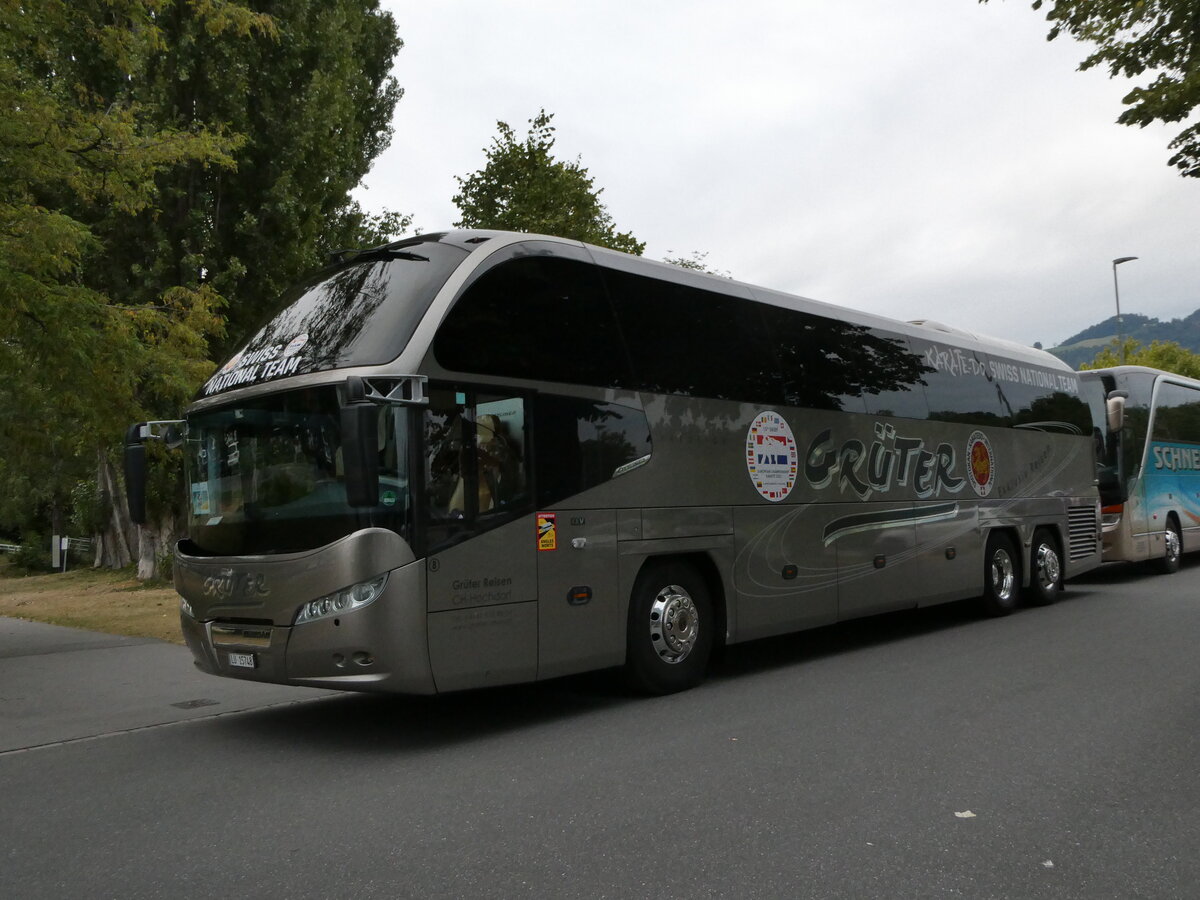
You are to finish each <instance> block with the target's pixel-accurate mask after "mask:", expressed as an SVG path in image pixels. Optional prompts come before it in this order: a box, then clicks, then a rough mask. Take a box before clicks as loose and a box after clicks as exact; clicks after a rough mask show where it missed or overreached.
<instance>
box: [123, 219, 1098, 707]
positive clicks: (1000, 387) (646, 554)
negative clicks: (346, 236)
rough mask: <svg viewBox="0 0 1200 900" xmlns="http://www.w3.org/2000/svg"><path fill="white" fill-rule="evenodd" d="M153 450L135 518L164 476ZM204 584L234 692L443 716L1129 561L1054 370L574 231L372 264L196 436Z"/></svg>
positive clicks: (200, 616)
mask: <svg viewBox="0 0 1200 900" xmlns="http://www.w3.org/2000/svg"><path fill="white" fill-rule="evenodd" d="M161 430H162V429H161V423H141V424H139V425H135V426H133V427H132V428H131V429H130V439H129V441H128V442H127V444H128V447H127V469H128V472H129V483H130V485H131V496H132V502H131V507H132V508H135V509H136V508H137V507H138V505H139V503H140V500H139V499H138V497H137V494H138V491H139V490H140V485H141V483H142V481H143V475H142V474H141V473H142V472H143V463H142V462H141V453H142V451H143V450H144V448H143V445H142V441H144V440H145V439H147V438H148V437H154V436H158V435H159V434H160V433H161ZM182 431H183V438H182V439H183V445H184V448H185V453H186V457H187V464H186V471H187V480H188V483H189V490H190V499H189V509H190V530H189V535H188V537H187V539H186V540H183V541H181V542H180V543H179V545H178V548H177V550H176V554H175V560H174V573H175V586H176V588H177V590H178V592H179V594H180V597H181V601H180V605H181V620H182V627H183V633H184V636H185V638H186V640H187V643H188V646H189V647H190V648H191V650H192V653H193V654H194V655H195V659H196V664H197V665H198V666H199V667H200V668H201V669H203V670H204V671H206V672H210V673H213V674H218V675H225V676H230V677H235V678H244V679H252V680H259V681H271V682H281V683H288V684H302V685H313V686H319V687H326V688H342V689H348V690H360V691H399V692H410V693H420V694H430V693H436V692H443V691H454V690H460V689H466V688H478V687H483V686H487V685H499V684H506V683H514V682H523V681H531V680H535V679H545V678H554V677H557V676H561V675H566V674H569V673H574V672H580V671H585V670H590V669H600V668H607V667H617V666H624V667H625V671H626V673H627V675H628V676H629V678H630V680H631V681H632V682H633V683H634V684H636V685H638V686H639V687H641V688H642V689H644V690H647V691H650V692H660V693H665V692H670V691H675V690H680V689H683V688H687V687H690V686H692V685H694V684H696V683H697V682H699V681H700V679H701V678H702V677H703V674H704V671H705V668H706V664H707V663H708V660H709V657H710V655H711V653H712V652H713V650H714V648H715V647H716V646H717V645H719V644H725V643H734V642H738V641H744V640H748V639H752V638H758V637H763V636H767V635H774V634H779V633H783V632H790V631H796V630H800V629H805V628H812V627H816V626H821V625H826V624H829V623H833V622H836V621H840V620H844V619H851V618H854V617H858V616H865V615H869V614H872V613H880V612H884V611H888V610H898V609H906V608H913V607H918V606H926V605H931V604H936V603H943V602H947V601H952V600H958V599H961V598H968V597H979V596H982V605H983V608H984V609H985V610H986V611H987V612H988V613H991V614H995V615H1000V614H1004V613H1008V612H1010V611H1011V610H1012V609H1013V608H1014V606H1015V605H1016V604H1017V602H1018V600H1019V599H1020V598H1021V597H1022V595H1023V596H1024V598H1025V599H1026V600H1028V601H1030V602H1033V603H1048V602H1051V601H1053V600H1054V599H1055V597H1056V596H1057V594H1058V592H1059V591H1060V589H1061V586H1062V581H1063V579H1064V578H1065V577H1070V576H1072V575H1076V574H1078V573H1081V572H1083V571H1085V570H1087V569H1089V568H1091V567H1093V566H1095V565H1097V564H1098V563H1099V559H1100V545H1099V501H1098V495H1097V491H1096V486H1095V468H1094V467H1095V462H1094V453H1093V442H1092V437H1091V419H1090V415H1089V411H1088V408H1087V405H1086V403H1084V402H1083V400H1081V398H1080V396H1079V393H1078V382H1077V378H1076V375H1075V373H1074V372H1072V371H1071V370H1070V369H1069V368H1067V367H1066V366H1064V365H1063V364H1062V363H1061V362H1059V361H1058V360H1057V359H1055V358H1054V357H1052V356H1050V355H1049V354H1046V353H1043V352H1040V351H1037V350H1033V349H1030V348H1027V347H1021V346H1017V345H1015V344H1009V343H1003V342H999V341H994V340H988V339H985V338H980V337H977V336H975V335H972V334H968V333H965V332H961V331H955V330H952V329H948V328H945V327H944V326H939V325H934V324H929V323H925V324H920V323H918V324H904V323H900V322H893V321H889V320H886V319H882V318H877V317H874V316H870V315H865V314H862V313H857V312H853V311H850V310H846V309H840V308H837V307H834V306H829V305H826V304H822V303H817V302H813V301H810V300H805V299H801V298H798V297H793V296H788V295H785V294H781V293H777V292H774V291H770V290H764V289H762V288H758V287H752V286H750V285H745V284H740V283H737V282H734V281H731V280H728V279H724V278H718V277H713V276H708V275H703V274H700V273H696V272H691V271H688V270H685V269H681V268H678V267H674V266H669V265H666V264H662V263H655V262H650V261H647V260H644V259H640V258H636V257H631V256H627V255H624V254H620V253H615V252H612V251H609V250H605V249H601V248H597V247H592V246H587V245H583V244H580V243H577V242H571V241H566V240H560V239H556V238H547V237H538V236H530V235H524V234H507V233H497V232H450V233H443V234H430V235H423V236H419V237H416V238H412V239H408V240H403V241H399V242H396V243H393V244H389V245H387V246H384V247H379V248H374V249H371V250H365V251H361V252H357V253H353V254H345V255H344V256H343V257H342V258H341V259H340V260H339V261H338V262H337V263H336V264H335V265H333V266H332V267H331V268H329V269H327V270H325V271H324V272H322V273H320V275H319V276H317V277H315V278H314V279H313V280H311V281H309V282H308V283H306V284H304V285H302V286H301V287H299V288H298V289H297V290H296V291H295V292H294V293H293V294H291V295H290V296H288V297H287V298H285V299H284V302H283V303H282V304H281V306H280V311H279V313H278V314H277V315H276V316H275V317H274V318H273V319H271V320H270V321H269V322H268V323H267V324H266V325H265V326H264V327H263V328H262V329H261V330H259V331H258V332H257V333H256V334H255V335H254V336H253V337H252V338H251V339H250V341H249V342H248V343H247V344H246V345H245V347H244V348H243V349H242V350H241V352H239V353H238V354H237V355H235V356H234V357H233V359H231V360H229V361H228V362H227V363H225V365H224V366H223V367H222V368H221V369H220V370H219V371H218V372H217V373H216V374H215V375H214V376H213V377H212V378H211V380H209V382H208V383H207V384H206V385H205V386H204V387H203V388H202V389H201V391H200V392H199V395H198V397H197V399H196V400H195V402H194V403H193V404H192V405H191V407H190V408H189V409H188V410H187V412H186V421H185V423H184V426H183V429H182Z"/></svg>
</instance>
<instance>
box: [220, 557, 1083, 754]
mask: <svg viewBox="0 0 1200 900" xmlns="http://www.w3.org/2000/svg"><path fill="white" fill-rule="evenodd" d="M1104 580H1106V579H1098V580H1097V583H1101V582H1103V581H1104ZM1089 595H1090V592H1088V591H1087V590H1086V587H1084V588H1081V587H1079V586H1072V588H1071V589H1070V590H1069V591H1068V593H1067V594H1066V595H1065V596H1064V597H1063V599H1062V600H1061V601H1060V602H1059V605H1061V606H1070V605H1074V604H1075V603H1078V602H1081V601H1086V600H1087V599H1088V597H1089ZM1043 613H1044V611H1042V610H1020V611H1018V612H1017V613H1016V614H1015V615H1016V616H1017V617H1022V616H1026V615H1029V616H1037V615H1039V614H1043ZM985 621H986V620H984V619H983V618H982V616H981V614H980V613H979V611H978V607H977V606H976V604H975V602H974V601H969V600H968V601H961V602H957V603H949V604H945V605H941V606H935V607H931V608H928V609H919V610H907V611H903V612H897V613H888V614H885V615H880V616H873V617H870V618H865V619H858V620H854V621H850V622H843V623H839V624H837V625H831V626H827V627H824V628H818V629H813V630H810V631H804V632H800V633H796V634H789V635H783V636H780V637H774V638H765V639H762V640H757V641H751V642H749V643H745V644H737V645H734V646H732V647H728V648H726V649H725V650H723V651H722V652H721V654H720V656H719V657H718V658H717V659H716V660H715V661H714V663H713V665H712V667H711V671H710V673H709V676H708V682H709V684H710V685H713V686H716V685H719V684H721V683H722V682H726V683H727V682H731V681H736V680H737V679H740V678H745V677H747V676H749V675H753V674H757V673H765V672H771V671H778V670H783V669H787V668H790V667H798V666H804V665H808V664H811V663H812V662H815V661H817V660H820V659H823V658H826V657H829V656H834V655H837V654H842V653H848V652H852V651H855V650H862V649H867V648H870V647H874V646H883V645H889V644H894V643H897V642H900V641H905V640H909V639H912V638H919V637H923V636H927V635H931V634H935V633H938V632H942V631H947V630H952V629H957V628H968V629H971V628H977V627H981V626H982V625H983V624H984V622H985ZM703 691H704V688H701V689H699V690H698V691H693V692H688V693H684V694H677V695H674V696H672V697H667V698H646V697H642V696H638V695H635V694H633V693H631V692H630V691H629V690H627V689H626V688H625V687H624V685H623V684H622V682H621V679H620V675H619V673H618V672H615V671H606V672H593V673H588V674H585V675H578V676H572V677H568V678H560V679H556V680H554V681H549V682H543V683H536V684H527V685H515V686H511V687H503V688H492V689H488V690H479V691H468V692H465V693H456V694H446V695H443V696H438V697H391V696H380V695H371V694H346V695H341V696H336V697H330V698H326V699H320V700H316V701H313V702H305V703H300V704H293V705H287V706H281V707H274V708H270V709H264V710H259V711H255V712H248V713H242V714H237V715H234V716H229V717H222V718H220V719H216V720H210V722H209V724H210V726H211V727H214V728H218V729H221V730H222V731H227V732H228V733H229V734H230V735H233V734H236V735H237V739H238V740H242V741H244V740H246V739H247V738H250V739H253V740H257V741H273V740H274V741H279V742H281V743H286V744H287V745H289V746H294V745H296V744H297V743H301V744H308V745H313V746H314V747H316V748H318V749H336V750H339V751H350V752H358V753H373V752H382V753H392V754H394V753H397V752H399V753H404V752H421V751H425V750H431V749H436V748H445V747H448V746H453V745H455V744H459V743H465V742H472V741H478V740H485V739H489V738H491V737H494V736H496V735H499V734H503V733H505V732H509V731H518V730H521V729H525V728H528V727H535V726H538V725H541V724H545V723H551V722H560V721H563V720H567V719H571V718H575V717H579V716H588V715H593V714H596V713H602V712H603V711H605V710H609V709H614V708H620V707H623V706H627V705H630V704H645V705H646V710H647V714H648V715H653V714H655V713H657V712H658V711H659V710H660V709H661V708H660V707H657V706H656V704H660V703H675V704H678V703H697V704H701V705H702V704H703V703H704V702H705V701H704V698H703Z"/></svg>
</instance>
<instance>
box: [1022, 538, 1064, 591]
mask: <svg viewBox="0 0 1200 900" xmlns="http://www.w3.org/2000/svg"><path fill="white" fill-rule="evenodd" d="M1062 585H1063V575H1062V557H1061V556H1059V551H1058V541H1056V540H1055V539H1054V537H1053V535H1051V533H1050V532H1049V531H1047V530H1046V529H1045V528H1039V529H1037V531H1035V532H1034V533H1033V550H1032V552H1031V553H1030V554H1029V587H1028V589H1027V590H1026V593H1025V599H1026V601H1027V602H1028V603H1029V604H1030V605H1032V606H1049V605H1050V604H1051V603H1053V602H1054V601H1055V600H1057V599H1058V596H1059V594H1061V593H1062Z"/></svg>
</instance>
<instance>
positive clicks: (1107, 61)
mask: <svg viewBox="0 0 1200 900" xmlns="http://www.w3.org/2000/svg"><path fill="white" fill-rule="evenodd" d="M980 2H982V3H986V2H987V0H980ZM1043 5H1045V6H1047V7H1048V11H1047V13H1046V19H1047V21H1049V22H1050V23H1051V27H1050V33H1049V35H1048V36H1047V39H1048V40H1053V39H1054V38H1056V37H1058V36H1059V35H1060V34H1063V33H1066V34H1069V35H1070V36H1071V37H1073V38H1075V39H1077V40H1080V41H1085V42H1087V43H1090V44H1094V45H1095V47H1096V49H1095V52H1093V53H1092V54H1091V55H1090V56H1088V57H1087V58H1086V59H1084V61H1083V62H1082V63H1080V66H1079V68H1080V69H1081V70H1084V69H1091V68H1093V67H1095V66H1104V67H1106V68H1107V69H1108V73H1109V76H1110V77H1115V76H1117V75H1124V76H1125V77H1127V78H1138V77H1140V76H1142V75H1148V76H1149V77H1150V80H1149V81H1147V82H1145V83H1143V84H1141V85H1139V86H1138V87H1135V88H1134V89H1133V90H1132V91H1130V92H1129V93H1128V94H1126V96H1125V98H1124V101H1123V102H1124V103H1125V105H1126V106H1127V107H1128V109H1126V110H1125V111H1124V112H1123V113H1121V115H1120V116H1119V117H1118V118H1117V121H1118V122H1120V123H1121V124H1123V125H1138V126H1140V127H1145V126H1146V125H1149V124H1151V123H1152V122H1165V123H1174V122H1184V121H1186V120H1187V119H1188V118H1189V117H1191V116H1192V113H1193V112H1194V110H1195V109H1196V106H1197V105H1200V11H1198V10H1197V6H1196V0H1101V2H1097V0H1050V2H1049V3H1043V0H1034V2H1033V8H1034V9H1041V8H1042V7H1043ZM1169 147H1170V149H1172V150H1174V151H1175V154H1174V155H1173V156H1172V157H1171V158H1170V160H1168V162H1169V164H1170V165H1172V166H1175V167H1176V168H1178V169H1179V170H1180V172H1181V173H1182V174H1183V175H1185V176H1190V177H1200V122H1192V123H1191V124H1189V125H1188V126H1187V127H1186V128H1184V130H1183V131H1181V132H1180V133H1179V134H1178V135H1176V137H1175V139H1174V140H1173V141H1171V143H1170V145H1169Z"/></svg>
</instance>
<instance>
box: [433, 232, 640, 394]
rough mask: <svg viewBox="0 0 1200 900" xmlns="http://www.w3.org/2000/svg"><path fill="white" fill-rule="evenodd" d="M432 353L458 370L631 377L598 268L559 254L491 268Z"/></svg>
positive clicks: (606, 380) (604, 380) (615, 379)
mask: <svg viewBox="0 0 1200 900" xmlns="http://www.w3.org/2000/svg"><path fill="white" fill-rule="evenodd" d="M527 248H528V245H522V250H524V251H525V252H528V249H527ZM433 352H434V355H435V356H436V358H437V361H438V363H439V364H440V365H442V366H444V367H445V368H447V369H450V370H452V371H460V372H475V373H481V374H486V375H500V376H503V377H506V378H528V379H538V380H544V381H562V382H568V383H573V384H590V385H595V386H598V387H625V386H628V385H629V383H630V381H631V378H630V376H629V366H628V363H627V360H626V356H625V350H624V347H623V346H622V344H621V341H620V338H619V336H618V334H617V328H616V321H615V320H614V318H613V313H612V309H611V307H610V306H609V304H608V299H607V297H606V296H605V294H604V287H603V284H602V283H601V281H600V275H599V270H598V269H597V268H596V267H595V266H593V265H591V264H589V263H585V262H582V261H577V260H573V259H564V258H561V257H557V256H547V255H537V256H522V257H518V258H516V259H511V260H508V261H506V262H501V263H500V264H499V265H497V266H495V267H493V268H492V269H489V270H488V271H486V272H484V273H483V274H482V275H481V276H480V277H479V278H478V279H477V280H476V281H475V282H474V283H473V284H471V285H470V286H469V287H468V288H467V289H466V290H465V291H464V292H463V295H462V296H461V297H460V298H459V299H458V301H457V302H456V303H455V304H454V308H453V309H452V310H451V311H450V314H449V315H448V316H447V317H446V320H445V322H443V323H442V325H441V327H440V328H439V329H438V334H437V337H436V338H435V340H434V343H433Z"/></svg>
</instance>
